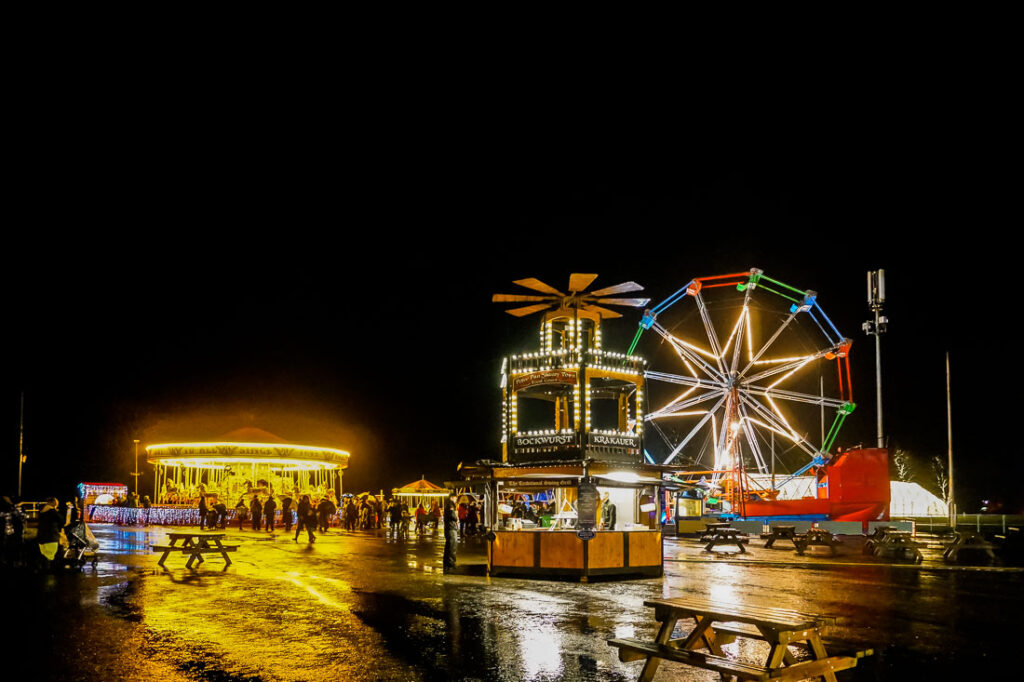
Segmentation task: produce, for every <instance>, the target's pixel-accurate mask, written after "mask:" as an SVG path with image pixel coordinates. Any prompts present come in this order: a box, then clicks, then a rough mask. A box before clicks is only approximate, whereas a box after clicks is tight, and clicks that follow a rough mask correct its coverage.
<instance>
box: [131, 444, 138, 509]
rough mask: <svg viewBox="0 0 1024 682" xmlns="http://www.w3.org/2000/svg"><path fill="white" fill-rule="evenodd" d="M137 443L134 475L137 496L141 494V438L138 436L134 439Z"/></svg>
mask: <svg viewBox="0 0 1024 682" xmlns="http://www.w3.org/2000/svg"><path fill="white" fill-rule="evenodd" d="M132 442H133V443H135V473H134V474H132V476H134V477H135V496H136V497H138V496H139V439H138V438H136V439H134V440H133V441H132Z"/></svg>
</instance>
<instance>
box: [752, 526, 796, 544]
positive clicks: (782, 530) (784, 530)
mask: <svg viewBox="0 0 1024 682" xmlns="http://www.w3.org/2000/svg"><path fill="white" fill-rule="evenodd" d="M761 539H762V540H767V542H766V543H764V547H765V549H771V548H772V547H773V546H774V545H775V541H776V540H789V541H791V542H792V543H793V545H794V546H796V526H772V527H771V530H770V531H769V532H767V533H763V534H762V535H761ZM797 549H799V547H797Z"/></svg>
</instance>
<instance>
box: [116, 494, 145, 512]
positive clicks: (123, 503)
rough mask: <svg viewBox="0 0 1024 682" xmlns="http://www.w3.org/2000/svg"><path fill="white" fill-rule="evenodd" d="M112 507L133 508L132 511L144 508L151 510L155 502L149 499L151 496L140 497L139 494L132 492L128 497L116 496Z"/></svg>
mask: <svg viewBox="0 0 1024 682" xmlns="http://www.w3.org/2000/svg"><path fill="white" fill-rule="evenodd" d="M110 506H112V507H131V508H132V509H135V508H137V507H142V508H143V509H149V508H150V507H152V506H153V501H152V500H150V499H149V495H143V496H142V497H139V494H138V493H135V492H132V493H128V494H127V495H115V496H114V501H113V502H111V503H110Z"/></svg>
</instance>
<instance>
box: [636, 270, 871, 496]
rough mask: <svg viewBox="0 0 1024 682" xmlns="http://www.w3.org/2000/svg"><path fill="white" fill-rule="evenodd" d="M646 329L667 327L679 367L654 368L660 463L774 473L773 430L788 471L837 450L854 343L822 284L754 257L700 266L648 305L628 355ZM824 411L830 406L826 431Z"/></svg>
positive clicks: (717, 474) (715, 474) (653, 420)
mask: <svg viewBox="0 0 1024 682" xmlns="http://www.w3.org/2000/svg"><path fill="white" fill-rule="evenodd" d="M669 309H672V314H671V315H666V313H667V311H669ZM659 317H660V318H661V319H659ZM646 329H650V330H653V331H654V332H656V333H657V334H658V335H659V336H661V338H662V339H663V343H664V345H665V346H667V347H668V349H670V351H671V356H672V358H673V360H672V362H674V363H676V365H677V366H678V371H677V372H676V373H670V372H660V371H648V372H647V378H648V380H650V382H657V383H658V384H663V385H664V390H661V391H660V393H662V394H663V396H662V399H661V400H660V402H659V403H655V398H654V397H653V396H652V399H651V400H652V406H651V408H652V409H651V410H650V411H649V412H648V414H647V415H646V416H645V421H646V422H647V423H648V424H649V426H650V427H651V428H650V430H649V433H650V432H653V434H651V435H652V436H654V434H657V436H655V437H654V439H655V440H657V438H659V437H660V439H661V441H660V442H659V443H657V445H658V446H659V447H658V448H654V447H652V448H651V449H654V450H660V451H661V452H660V454H659V456H658V457H657V459H658V460H661V463H663V464H670V463H673V462H676V463H678V461H683V459H686V460H689V461H690V462H693V463H700V464H705V465H709V466H710V470H711V473H712V475H711V478H712V480H713V481H717V480H718V479H719V478H721V477H722V476H726V475H728V474H729V472H732V473H736V472H744V473H745V472H750V473H755V472H756V473H761V474H767V473H769V471H772V472H774V467H773V463H774V462H773V460H774V459H775V456H774V452H775V448H774V446H775V444H776V441H779V442H780V443H782V444H783V445H784V446H785V451H786V452H787V453H788V454H787V456H788V457H789V458H790V461H791V462H792V464H791V466H789V467H788V472H789V475H790V476H797V475H800V474H803V473H805V472H807V471H808V470H809V469H811V468H812V467H814V466H822V465H824V464H825V463H826V462H827V461H828V460H829V459H830V455H829V451H830V450H831V448H832V446H833V444H834V443H835V440H836V436H837V435H838V433H839V429H840V427H841V426H842V424H843V421H844V420H845V419H846V417H848V416H849V415H850V414H851V413H852V412H853V410H854V407H855V405H854V403H853V401H852V389H851V384H850V364H849V362H850V361H849V352H850V345H851V343H852V342H851V341H850V339H848V338H846V337H844V336H843V335H842V334H841V333H840V332H839V330H838V329H836V327H835V325H834V324H832V321H831V320H830V319H829V318H828V316H827V315H826V314H825V311H824V310H822V308H821V306H820V304H819V303H818V296H817V293H816V292H814V291H810V290H801V289H797V288H795V287H792V286H789V285H788V284H784V283H783V282H780V281H778V280H775V279H772V278H770V277H768V276H767V275H765V274H764V272H763V271H761V270H759V269H757V268H753V269H751V270H750V271H749V272H741V273H732V274H726V275H715V276H710V277H698V278H696V279H693V280H691V281H690V282H688V283H687V284H686V285H685V286H683V287H682V288H681V289H679V290H678V291H677V292H675V293H674V294H672V295H671V296H669V297H668V298H667V299H665V300H664V301H662V302H661V303H660V304H658V305H657V306H655V307H654V308H651V309H649V310H646V311H644V316H643V319H642V321H641V323H640V328H639V329H638V330H637V333H636V337H635V338H634V339H633V344H632V346H631V347H630V350H629V353H630V354H631V353H632V352H633V350H634V349H635V348H636V345H637V342H638V341H639V339H640V336H641V334H643V332H644V330H646ZM723 339H724V341H723ZM830 361H835V363H836V368H837V370H838V371H837V370H834V369H832V368H831V367H828V365H829V364H830ZM826 368H827V371H826ZM826 376H828V390H827V391H826V386H825V377H826ZM648 385H649V387H650V389H654V388H655V384H654V383H649V384H648ZM826 412H828V413H831V414H832V425H831V428H829V429H828V431H827V432H826V431H825V423H826V421H827V420H826V416H825V415H826ZM819 413H820V415H821V427H820V432H818V428H819V427H818V425H817V423H816V422H817V421H818V414H819ZM808 422H812V423H808ZM650 439H651V438H650V437H649V440H650ZM681 455H683V458H680V456H681ZM709 455H710V456H709ZM794 456H795V459H794ZM648 458H649V459H652V461H656V460H655V458H653V457H650V455H648ZM677 460H678V461H677ZM705 468H707V466H705ZM778 487H781V484H780V486H778Z"/></svg>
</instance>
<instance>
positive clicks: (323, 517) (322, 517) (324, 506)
mask: <svg viewBox="0 0 1024 682" xmlns="http://www.w3.org/2000/svg"><path fill="white" fill-rule="evenodd" d="M336 509H337V507H335V506H334V503H333V502H331V500H330V498H327V497H324V498H323V499H321V500H320V504H318V505H317V507H316V512H317V517H318V518H319V521H320V532H321V533H326V532H327V527H328V526H329V525H330V523H331V514H333V513H334V512H335V510H336Z"/></svg>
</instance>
